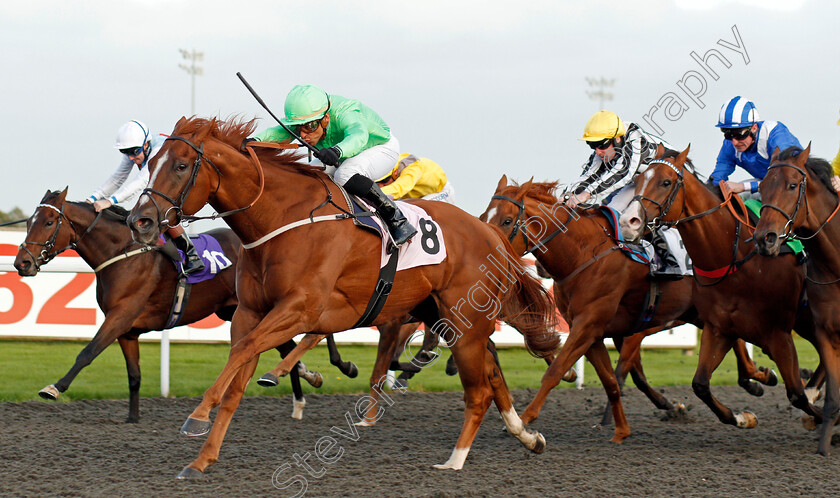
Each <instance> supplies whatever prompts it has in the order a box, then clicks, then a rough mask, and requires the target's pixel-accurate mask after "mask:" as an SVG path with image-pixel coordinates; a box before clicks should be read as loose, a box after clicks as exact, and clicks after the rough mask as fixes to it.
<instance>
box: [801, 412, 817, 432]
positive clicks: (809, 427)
mask: <svg viewBox="0 0 840 498" xmlns="http://www.w3.org/2000/svg"><path fill="white" fill-rule="evenodd" d="M802 427H804V428H805V430H806V431H813V430H816V429H817V423H816V422H815V421H814V417H812V416H810V415H802Z"/></svg>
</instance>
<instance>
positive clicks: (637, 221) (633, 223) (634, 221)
mask: <svg viewBox="0 0 840 498" xmlns="http://www.w3.org/2000/svg"><path fill="white" fill-rule="evenodd" d="M628 224H629V225H630V228H639V227H640V226H642V219H641V218H638V217H636V216H634V217H632V218H630V221H629V222H628Z"/></svg>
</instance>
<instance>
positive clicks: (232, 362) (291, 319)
mask: <svg viewBox="0 0 840 498" xmlns="http://www.w3.org/2000/svg"><path fill="white" fill-rule="evenodd" d="M290 301H291V299H290V300H289V301H287V303H286V305H287V306H293V303H291V302H290ZM286 309H287V308H286V307H285V306H284V307H277V308H274V309H272V310H271V311H270V312H269V313H268V314H267V315H266V316H265V317H264V318H263V319H262V320H260V317H259V315H257V314H256V313H254V312H252V311H250V310H247V311H246V310H245V308H244V306H239V307H238V308H236V312H235V313H234V315H233V321H232V322H231V333H230V334H231V336H230V340H231V344H232V346H231V348H230V355H229V356H228V361H227V363H226V364H225V366H224V368H222V371H221V372H220V373H219V376H218V378H216V381H215V382H214V383H213V385H212V386H210V388H208V389H207V390H206V391H205V392H204V397H203V398H202V400H201V403H199V405H198V406H197V407H196V408H195V410H193V412H192V413H191V414H190V416H189V418H187V421H186V422H185V423H184V425H183V427H182V428H181V433H182V434H185V435H189V436H200V435H203V434H206V433H207V432H208V430H209V429H210V425H211V424H210V411H211V410H213V408H215V407H217V406H218V405H219V403H220V402H221V398H222V395H223V394H224V392H225V391H226V390H227V387H228V385H229V384H230V382H231V381H232V380H233V377H234V375H236V372H238V371H239V369H240V368H241V367H242V365H244V364H246V363H248V362H249V361H251V359H252V358H254V357H255V356H257V355H259V354H260V353H262V352H264V351H267V350H269V349H272V348H276V347H277V346H279V345H281V344H284V343H286V342H288V341H291V340H292V339H293V338H294V337H295V336H296V335H298V334H302V333H303V332H304V330H302V329H303V328H304V324H303V323H302V320H301V317H300V316H299V315H298V314H296V313H289V312H287V311H286ZM255 322H257V324H256V327H253V329H252V328H251V326H252V325H253V324H254V323H255ZM298 348H300V346H298ZM295 349H297V348H295ZM293 353H294V352H293ZM293 353H292V354H290V355H289V356H293ZM287 359H288V358H287ZM284 361H286V360H284ZM295 363H297V360H295V361H294V362H292V363H291V365H294V364H295Z"/></svg>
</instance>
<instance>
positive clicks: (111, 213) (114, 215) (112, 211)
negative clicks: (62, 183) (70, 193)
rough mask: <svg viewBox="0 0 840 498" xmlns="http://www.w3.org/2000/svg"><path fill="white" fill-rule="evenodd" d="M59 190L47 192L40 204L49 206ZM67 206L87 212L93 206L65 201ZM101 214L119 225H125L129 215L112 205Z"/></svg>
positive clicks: (121, 208) (58, 193)
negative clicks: (70, 205)
mask: <svg viewBox="0 0 840 498" xmlns="http://www.w3.org/2000/svg"><path fill="white" fill-rule="evenodd" d="M61 192H62V191H61V190H51V191H49V192H47V193H46V194H45V195H44V197H43V198H42V199H41V204H49V202H50V201H51V200H53V199H55V198H56V197H58V196H59V195H61ZM67 204H72V205H74V206H77V207H80V208H82V209H84V210H87V211H94V209H93V204H91V203H90V202H85V201H67ZM102 213H103V214H104V215H105V216H106V217H107V218H110V219H112V220H115V221H118V222H120V223H125V220H126V218H128V215H129V214H130V213H129V211H128V210H127V209H125V208H124V207H122V206H117V205H113V206H111V207H108V208H105V209H103V210H102Z"/></svg>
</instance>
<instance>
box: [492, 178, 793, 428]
mask: <svg viewBox="0 0 840 498" xmlns="http://www.w3.org/2000/svg"><path fill="white" fill-rule="evenodd" d="M556 189H557V182H551V183H534V182H533V181H528V182H526V183H525V184H524V185H522V186H516V185H508V183H507V176H502V178H501V180H499V184H498V185H497V186H496V192H495V194H494V195H493V198H492V200H491V201H490V204H489V205H488V206H487V210H486V211H485V212H484V214H482V215H481V219H482V220H485V221H487V222H489V223H492V224H494V225H497V226H499V227H501V229H502V231H503V232H504V233H505V234H506V235H508V238H509V240H510V241H511V244H512V245H513V247H514V250H516V252H517V253H518V254H524V253H525V252H526V251H528V252H533V254H534V256H535V257H536V258H537V262H538V263H539V264H540V265H541V266H542V267H543V268H544V269H545V271H547V272H548V274H549V275H550V276H551V277H552V278H554V280H555V283H554V300H555V304H556V305H557V309H558V310H559V311H560V314H561V315H562V316H563V317H564V318H565V319H566V321H567V322H568V323H569V327H570V331H569V337H568V339H567V340H566V342H565V343H564V345H563V348H562V350H561V351H560V354H559V355H558V356H557V358H555V359H554V362H553V363H552V364H551V366H550V367H549V369H548V371H547V372H546V373H545V375H544V376H543V379H542V384H541V386H540V390H539V391H538V392H537V395H536V396H535V397H534V400H533V401H532V402H531V404H530V405H529V406H528V408H527V409H526V410H525V412H523V414H522V419H523V421H525V422H530V421H531V420H534V419H535V418H537V416H538V415H539V412H540V409H541V408H542V406H543V404H544V403H545V400H546V397H547V396H548V393H549V392H550V391H551V389H553V388H554V387H555V386H556V385H557V383H558V382H559V377H558V374H559V373H561V372H565V371H566V370H567V369H568V368H569V367H570V366H571V365H573V364H574V363H575V362H576V361H577V360H578V358H580V357H581V356H582V355H584V354H586V356H587V357H588V358H589V359H590V362H592V364H593V366H595V369H596V371H597V372H598V376H599V378H600V379H601V382H602V383H603V385H604V389H605V390H606V392H607V397H608V398H609V400H610V406H611V407H612V410H611V411H605V414H604V419H603V420H602V425H603V424H605V423H607V422H609V420H610V417H609V415H608V414H609V413H612V414H613V415H614V416H616V427H615V435H614V437H613V439H612V440H613V441H614V442H617V443H620V442H622V441H623V440H624V438H626V437H627V436H628V435H629V434H630V428H629V426H628V425H627V422H626V420H625V419H624V415H623V408H622V406H621V398H620V386H622V385H623V383H624V378H625V377H626V374H627V371H628V370H629V371H630V373H631V375H632V376H633V380H634V382H635V384H636V386H637V387H638V388H639V390H641V391H642V392H643V393H644V394H645V395H646V396H647V397H648V398H649V399H650V400H651V401H652V402H653V404H654V405H655V406H656V407H657V408H659V409H661V410H668V411H674V406H673V405H672V404H671V403H670V402H669V401H668V400H667V399H665V397H664V396H663V395H662V394H661V393H660V392H658V391H657V390H655V389H653V388H651V386H650V385H649V384H648V382H647V379H646V377H645V375H644V371H643V369H642V364H641V351H640V348H641V342H642V339H643V338H644V337H646V336H648V335H650V334H653V333H655V332H658V331H661V330H665V329H667V328H671V327H673V326H675V325H680V324H682V323H686V322H688V323H692V324H694V325H696V326H698V327H702V326H703V323H702V321H700V320H699V319H698V318H697V312H696V310H695V309H694V307H693V305H692V294H691V287H692V284H691V281H690V280H689V279H682V280H677V281H661V282H658V284H657V285H658V286H659V287H658V290H659V292H661V297H660V298H659V302H658V305H657V306H656V307H655V312H654V313H653V314H652V315H651V311H649V310H648V309H647V308H648V306H646V302H647V294H649V293H650V292H651V291H652V289H651V282H650V280H648V266H647V265H644V264H637V263H633V262H630V261H629V260H628V258H627V257H626V256H625V255H624V254H621V251H620V250H618V249H619V245H620V244H619V242H618V241H616V240H615V238H614V237H611V236H610V233H612V228H611V227H610V225H609V222H608V221H607V218H606V217H604V216H603V215H602V214H601V213H600V212H599V211H598V210H597V209H594V210H593V209H590V210H580V209H578V210H571V209H569V208H567V207H565V206H564V205H563V203H562V202H558V200H557V198H556V196H555V191H556ZM531 246H533V247H531ZM529 249H530V251H529ZM653 292H654V293H656V291H653ZM645 314H647V315H650V316H647V317H645V318H646V319H642V316H643V315H645ZM605 337H610V338H613V339H614V341H615V344H616V347H617V348H618V349H619V351H620V357H619V361H618V365H617V367H616V372H615V373H613V370H612V368H611V367H610V361H609V358H606V360H604V359H602V356H603V353H602V351H606V350H605V349H604V343H603V341H604V338H605ZM625 337H626V339H625ZM735 349H736V356H737V357H738V360H739V362H738V371H739V374H740V378H739V384H741V385H742V386H744V388H745V389H747V391H748V392H750V393H751V394H754V395H761V394H763V389H762V388H761V386H760V385H758V384H753V383H752V382H751V381H750V378H751V377H752V378H756V379H757V380H759V381H761V382H763V383H765V384H768V385H775V383H776V376H775V374H773V372H772V370H768V369H763V368H762V369H761V370H756V368H755V364H754V363H753V362H752V360H751V359H750V358H749V356H748V355H747V351H746V346H745V344H744V343H743V341H739V342H738V343H737V344H736V348H735ZM593 360H594V361H593ZM608 408H609V406H608Z"/></svg>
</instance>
